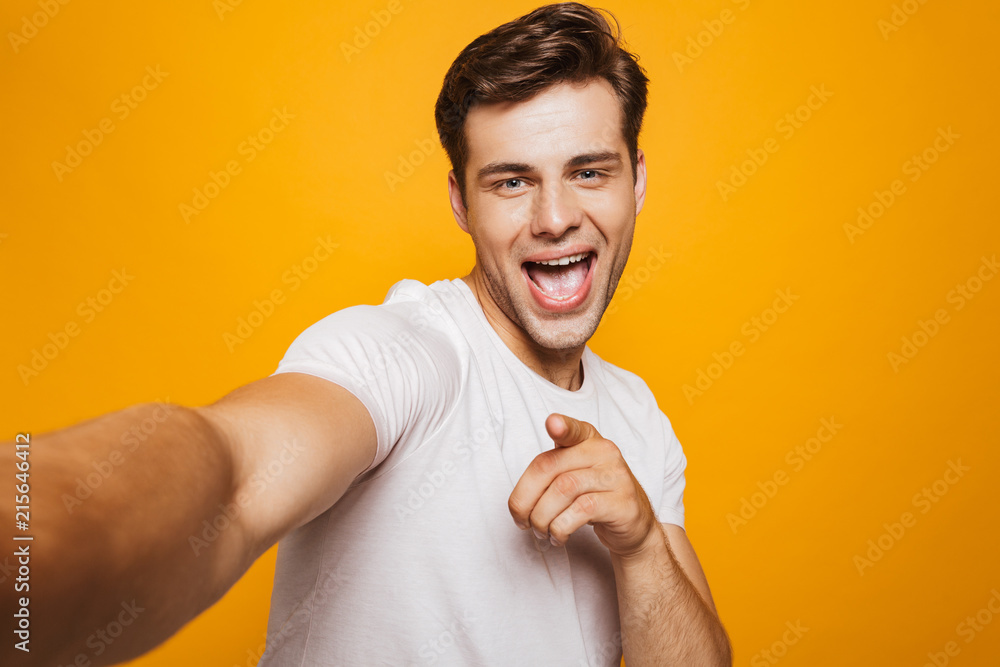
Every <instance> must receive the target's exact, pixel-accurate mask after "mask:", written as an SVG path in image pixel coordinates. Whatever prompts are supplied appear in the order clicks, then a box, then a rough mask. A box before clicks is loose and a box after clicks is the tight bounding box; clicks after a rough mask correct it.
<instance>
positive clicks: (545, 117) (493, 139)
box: [465, 79, 625, 169]
mask: <svg viewBox="0 0 1000 667" xmlns="http://www.w3.org/2000/svg"><path fill="white" fill-rule="evenodd" d="M621 113H622V112H621V106H620V104H619V102H618V99H617V97H616V96H615V94H614V91H613V89H612V88H611V86H610V84H608V82H607V81H605V80H604V79H596V80H592V81H590V82H587V83H560V84H555V85H553V86H550V87H549V88H546V89H545V90H543V91H542V92H540V93H538V94H537V95H535V96H534V97H532V98H530V99H528V100H524V101H522V102H501V103H494V104H483V105H478V106H474V107H473V108H472V109H471V110H470V111H469V115H468V116H467V118H466V123H465V132H466V142H467V147H468V165H467V166H469V167H472V168H473V169H478V166H481V165H482V164H485V163H487V162H492V161H495V160H497V159H503V160H518V161H525V160H529V159H530V158H531V156H535V158H536V159H541V158H542V157H548V158H551V157H554V156H562V157H565V158H566V159H568V158H570V157H572V156H575V155H580V154H583V153H597V152H606V151H617V152H621V151H623V150H624V149H625V139H624V137H623V136H622V117H621ZM474 165H477V166H474Z"/></svg>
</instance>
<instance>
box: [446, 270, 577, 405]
mask: <svg viewBox="0 0 1000 667" xmlns="http://www.w3.org/2000/svg"><path fill="white" fill-rule="evenodd" d="M477 269H478V266H477V267H476V268H474V269H473V270H472V272H471V273H470V274H469V275H467V276H464V277H463V278H462V281H463V282H464V283H465V284H466V285H468V286H469V289H471V290H472V293H473V294H474V295H475V296H476V300H477V301H478V302H479V306H480V307H481V308H482V309H483V314H484V315H485V316H486V321H487V322H489V323H490V326H491V327H493V330H494V331H496V332H497V335H498V336H499V337H500V340H502V341H503V343H504V345H506V346H507V347H508V348H509V349H510V351H511V352H513V353H514V356H516V357H517V358H518V359H520V360H521V361H522V362H523V363H524V365H526V366H527V367H528V368H530V369H532V370H533V371H535V372H536V373H538V375H540V376H542V377H543V378H545V379H546V380H548V381H549V382H551V383H552V384H555V385H558V386H559V387H562V388H563V389H566V390H568V391H577V390H578V389H579V388H580V387H581V386H583V363H582V361H581V359H582V357H583V349H584V345H580V346H579V347H575V348H572V349H567V350H552V349H549V348H545V347H542V346H540V345H539V344H538V343H536V342H535V341H534V340H533V339H532V338H531V336H529V335H528V333H527V332H526V331H525V330H524V329H523V328H522V327H521V326H520V325H519V324H517V323H516V322H514V321H513V320H512V319H511V318H510V317H509V316H508V315H507V314H506V313H505V312H504V311H503V310H502V309H501V308H500V307H499V306H498V305H497V304H496V302H495V301H494V300H493V298H492V297H491V296H490V293H489V291H488V290H487V289H486V285H485V284H484V281H483V278H482V275H481V274H480V272H479V271H478V270H477Z"/></svg>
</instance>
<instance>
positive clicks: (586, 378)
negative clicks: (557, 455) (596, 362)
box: [447, 278, 594, 398]
mask: <svg viewBox="0 0 1000 667" xmlns="http://www.w3.org/2000/svg"><path fill="white" fill-rule="evenodd" d="M447 282H448V283H450V284H452V285H454V286H455V287H456V288H457V289H458V290H459V291H460V292H461V293H462V294H463V295H464V297H465V299H466V301H467V302H468V304H469V306H470V307H471V309H472V311H473V312H474V313H475V317H476V318H477V319H478V320H479V323H480V325H481V326H482V327H483V329H484V331H485V334H486V336H487V338H489V339H490V342H492V343H493V345H494V347H496V348H497V349H498V350H499V351H500V354H501V355H503V356H504V357H505V358H506V360H507V361H508V364H509V365H510V366H512V367H514V368H517V369H518V370H519V371H520V372H521V373H522V374H526V375H528V376H529V377H531V378H532V381H534V382H535V384H536V385H538V386H541V387H544V388H545V389H546V390H547V391H551V392H553V393H556V394H559V395H562V396H567V397H573V398H589V397H590V396H592V395H593V393H594V377H593V376H594V369H593V364H592V363H591V359H590V356H591V351H590V347H589V346H587V345H584V346H583V354H582V355H581V357H580V363H581V364H582V365H583V381H582V382H581V384H580V388H579V389H577V390H576V391H570V390H569V389H565V388H563V387H560V386H559V385H557V384H556V383H555V382H552V381H551V380H549V379H548V378H545V377H542V375H540V374H539V373H538V372H537V371H536V370H535V369H533V368H532V367H531V366H529V365H527V364H526V363H524V362H523V361H521V359H520V357H518V356H517V355H516V354H514V351H513V350H511V349H510V348H509V347H507V344H506V343H505V342H504V341H503V339H502V338H500V334H498V333H497V332H496V329H494V328H493V325H491V324H490V322H489V320H487V319H486V313H484V312H483V308H482V306H480V305H479V300H478V299H476V295H475V293H473V291H472V288H471V287H469V286H468V285H467V284H466V283H465V281H464V280H462V279H461V278H450V279H448V281H447Z"/></svg>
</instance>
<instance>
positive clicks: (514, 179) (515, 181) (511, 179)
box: [503, 178, 521, 190]
mask: <svg viewBox="0 0 1000 667" xmlns="http://www.w3.org/2000/svg"><path fill="white" fill-rule="evenodd" d="M520 182H521V179H520V178H508V179H507V180H506V181H504V182H503V187H504V188H505V189H507V190H516V189H517V188H508V187H507V186H508V185H510V184H511V183H520Z"/></svg>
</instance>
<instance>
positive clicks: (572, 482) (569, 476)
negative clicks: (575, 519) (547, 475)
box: [553, 472, 580, 496]
mask: <svg viewBox="0 0 1000 667" xmlns="http://www.w3.org/2000/svg"><path fill="white" fill-rule="evenodd" d="M553 486H555V489H556V491H558V492H559V493H561V494H562V495H564V496H571V495H573V494H575V493H576V492H577V491H578V490H579V489H580V482H579V480H577V478H576V475H574V474H573V473H569V472H564V473H563V474H561V475H559V476H558V477H556V479H555V482H553Z"/></svg>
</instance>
